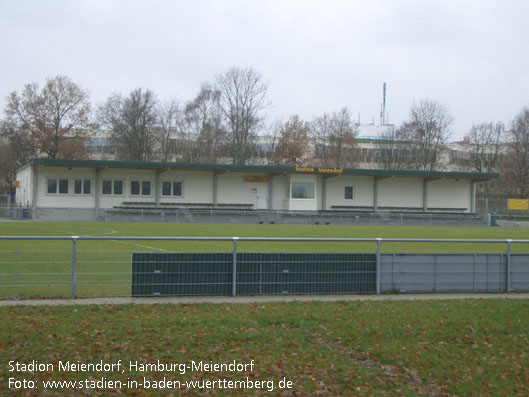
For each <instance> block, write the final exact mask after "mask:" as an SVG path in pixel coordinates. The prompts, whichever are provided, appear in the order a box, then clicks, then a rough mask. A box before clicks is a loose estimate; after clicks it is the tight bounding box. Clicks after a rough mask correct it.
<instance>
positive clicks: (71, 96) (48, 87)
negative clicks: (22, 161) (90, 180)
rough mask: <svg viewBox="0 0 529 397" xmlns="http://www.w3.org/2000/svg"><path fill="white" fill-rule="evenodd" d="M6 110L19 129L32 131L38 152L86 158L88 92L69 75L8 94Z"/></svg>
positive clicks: (60, 156)
mask: <svg viewBox="0 0 529 397" xmlns="http://www.w3.org/2000/svg"><path fill="white" fill-rule="evenodd" d="M5 113H6V116H7V120H8V122H10V123H12V124H14V125H15V126H16V129H17V133H19V134H23V135H29V137H30V139H29V142H31V145H32V146H33V148H34V153H35V155H36V156H37V155H39V156H40V155H45V156H47V157H48V158H67V159H83V158H86V157H87V151H86V149H85V146H84V143H85V139H86V138H87V137H88V131H87V128H88V126H89V116H90V101H89V95H88V92H87V91H85V90H84V89H82V88H81V87H80V86H79V85H77V84H75V83H74V82H73V81H71V80H70V79H69V78H68V77H66V76H56V77H54V78H48V79H46V84H45V85H44V87H42V89H39V86H38V85H37V84H36V83H32V84H27V85H26V86H25V87H24V89H23V90H22V91H21V92H20V94H19V93H17V92H16V91H15V92H12V93H11V94H10V95H9V96H8V98H7V105H6V108H5Z"/></svg>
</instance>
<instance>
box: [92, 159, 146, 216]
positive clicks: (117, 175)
mask: <svg viewBox="0 0 529 397" xmlns="http://www.w3.org/2000/svg"><path fill="white" fill-rule="evenodd" d="M94 172H95V171H94ZM105 179H110V180H122V181H123V194H122V195H104V194H103V180H105ZM133 180H135V181H151V194H150V195H149V196H142V195H139V196H132V195H131V194H130V182H131V181H133ZM155 182H156V173H155V171H154V170H141V169H140V170H136V169H134V170H130V169H118V168H107V169H104V170H102V171H101V172H100V174H99V197H100V198H99V207H100V208H112V207H114V206H120V205H123V202H124V201H127V202H136V203H138V202H140V203H154V202H156V199H155V196H154V189H155Z"/></svg>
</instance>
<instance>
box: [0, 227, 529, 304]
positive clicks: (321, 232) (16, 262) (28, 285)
mask: <svg viewBox="0 0 529 397" xmlns="http://www.w3.org/2000/svg"><path fill="white" fill-rule="evenodd" d="M72 235H77V236H107V237H114V236H192V237H218V236H224V237H233V236H237V237H311V238H333V237H334V238H377V237H380V238H421V239H428V238H432V239H454V238H457V239H507V238H509V239H529V229H504V228H469V227H460V228H453V227H406V226H402V227H400V226H338V225H234V224H222V225H220V224H158V223H156V224H153V223H146V224H142V223H41V222H4V223H0V236H72ZM232 247H233V246H232V243H231V242H192V241H185V242H162V241H119V242H117V241H79V242H78V247H77V248H78V251H77V261H78V265H77V272H78V276H77V280H78V287H77V295H78V296H91V295H129V294H130V285H131V274H130V273H131V254H132V253H133V252H155V251H161V252H231V250H232ZM375 247H376V246H375V244H374V243H307V242H239V243H238V247H237V248H238V250H239V251H240V252H374V251H375ZM505 249H506V245H505V244H483V243H475V244H454V243H450V244H446V243H427V244H425V243H406V244H403V243H398V244H397V243H383V244H382V252H391V253H399V252H505ZM512 251H513V252H514V253H517V252H529V244H526V245H522V244H515V245H513V247H512ZM71 260H72V243H71V241H2V240H0V297H12V296H26V297H28V296H69V295H70V291H71Z"/></svg>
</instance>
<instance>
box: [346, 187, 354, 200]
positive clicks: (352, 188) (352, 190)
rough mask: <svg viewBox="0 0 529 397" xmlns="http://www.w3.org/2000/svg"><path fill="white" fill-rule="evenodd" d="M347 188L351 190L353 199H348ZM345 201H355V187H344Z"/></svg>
mask: <svg viewBox="0 0 529 397" xmlns="http://www.w3.org/2000/svg"><path fill="white" fill-rule="evenodd" d="M347 188H350V189H351V198H347ZM343 199H344V200H347V201H353V200H354V199H355V188H354V186H353V185H346V186H344V193H343Z"/></svg>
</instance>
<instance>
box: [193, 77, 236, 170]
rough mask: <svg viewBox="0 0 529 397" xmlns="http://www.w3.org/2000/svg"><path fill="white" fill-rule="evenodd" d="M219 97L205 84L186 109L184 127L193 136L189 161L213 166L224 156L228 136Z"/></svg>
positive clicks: (217, 93) (217, 92) (216, 92)
mask: <svg viewBox="0 0 529 397" xmlns="http://www.w3.org/2000/svg"><path fill="white" fill-rule="evenodd" d="M220 96H221V95H220V92H219V91H218V90H216V89H215V88H213V87H212V86H211V85H210V84H207V83H206V84H203V85H202V87H201V88H200V91H199V93H198V94H197V96H196V97H195V98H194V99H193V100H192V101H191V102H189V103H188V104H187V105H186V107H185V111H184V112H185V125H186V128H187V132H188V133H189V134H190V135H191V136H190V137H188V138H189V139H188V141H189V142H190V145H189V146H188V148H187V150H188V153H186V157H187V158H188V159H189V160H188V161H197V162H209V163H213V162H217V161H218V159H219V157H220V156H222V155H223V154H225V153H223V151H224V150H223V149H224V147H225V144H226V142H225V141H226V133H225V131H224V128H223V126H222V109H221V106H220ZM228 155H229V154H228Z"/></svg>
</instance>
